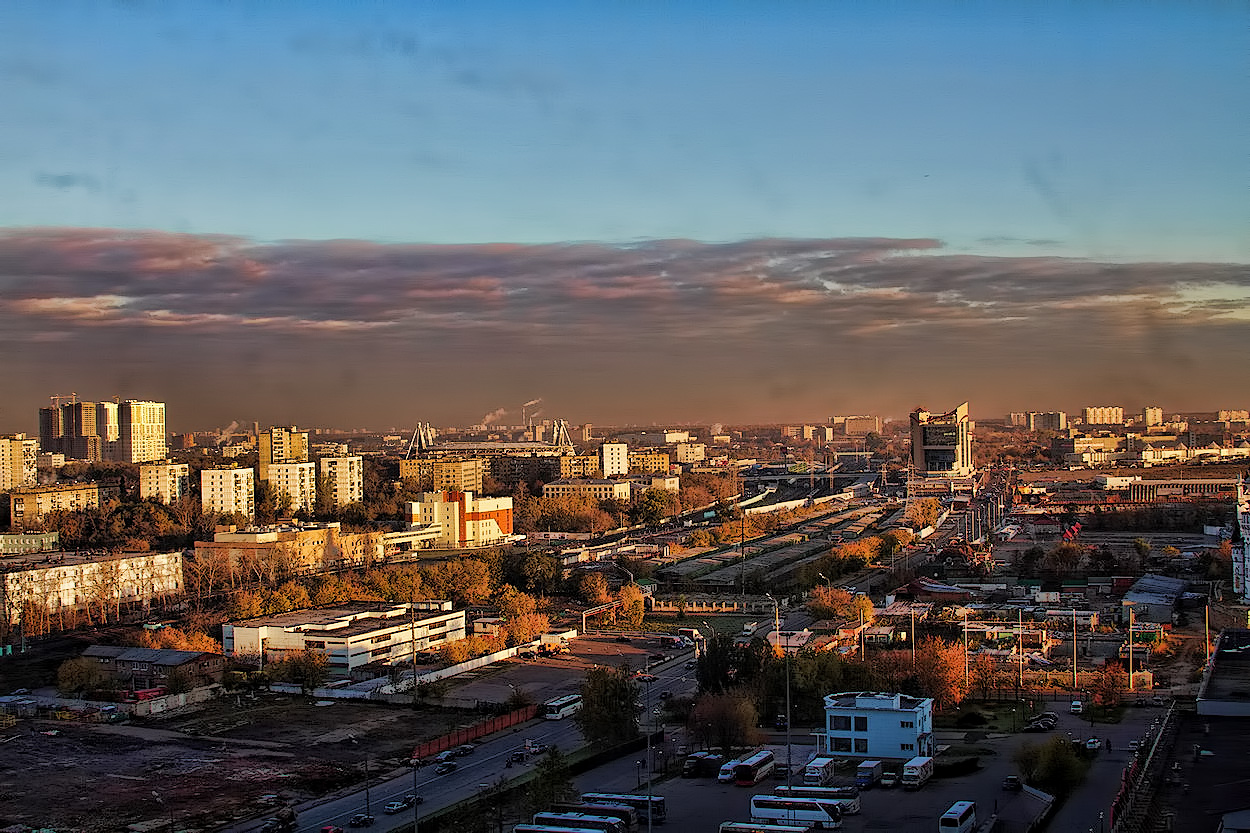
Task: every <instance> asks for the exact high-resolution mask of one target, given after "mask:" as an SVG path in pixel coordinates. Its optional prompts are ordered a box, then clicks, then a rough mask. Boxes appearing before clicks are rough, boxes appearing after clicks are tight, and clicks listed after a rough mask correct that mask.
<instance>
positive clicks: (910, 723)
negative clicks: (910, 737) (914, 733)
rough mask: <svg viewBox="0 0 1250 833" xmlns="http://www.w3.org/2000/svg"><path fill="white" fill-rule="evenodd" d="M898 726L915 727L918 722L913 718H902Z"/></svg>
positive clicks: (904, 727)
mask: <svg viewBox="0 0 1250 833" xmlns="http://www.w3.org/2000/svg"><path fill="white" fill-rule="evenodd" d="M898 726H899V728H900V729H915V728H916V723H915V721H912V720H900V721H899V723H898Z"/></svg>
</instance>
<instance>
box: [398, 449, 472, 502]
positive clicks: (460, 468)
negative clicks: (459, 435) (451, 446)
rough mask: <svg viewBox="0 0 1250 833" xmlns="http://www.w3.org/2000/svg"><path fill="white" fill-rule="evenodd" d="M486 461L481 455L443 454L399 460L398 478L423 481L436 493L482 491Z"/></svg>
mask: <svg viewBox="0 0 1250 833" xmlns="http://www.w3.org/2000/svg"><path fill="white" fill-rule="evenodd" d="M488 465H489V461H488V460H486V459H485V458H483V457H445V458H442V459H438V460H428V459H416V460H400V461H399V478H400V479H401V480H416V481H418V482H422V483H425V484H426V485H428V486H429V487H430V488H431V489H432V490H433V491H436V492H443V491H449V492H473V493H474V494H478V493H480V492H481V491H482V475H484V474H486V472H487V467H488Z"/></svg>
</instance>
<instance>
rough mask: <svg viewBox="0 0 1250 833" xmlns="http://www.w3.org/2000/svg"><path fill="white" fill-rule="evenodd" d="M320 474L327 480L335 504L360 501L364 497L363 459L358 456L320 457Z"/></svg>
mask: <svg viewBox="0 0 1250 833" xmlns="http://www.w3.org/2000/svg"><path fill="white" fill-rule="evenodd" d="M318 465H319V466H321V476H322V477H324V478H325V479H326V480H327V481H329V486H330V496H331V499H332V500H333V501H334V505H335V506H346V505H347V504H349V503H360V502H361V501H362V500H364V497H365V486H364V482H365V481H364V471H365V470H364V460H363V459H362V458H360V457H355V456H349V457H322V458H321V459H320V460H319V461H318Z"/></svg>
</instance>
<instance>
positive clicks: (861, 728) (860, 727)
mask: <svg viewBox="0 0 1250 833" xmlns="http://www.w3.org/2000/svg"><path fill="white" fill-rule="evenodd" d="M855 731H857V732H867V731H868V718H867V717H859V716H856V718H855Z"/></svg>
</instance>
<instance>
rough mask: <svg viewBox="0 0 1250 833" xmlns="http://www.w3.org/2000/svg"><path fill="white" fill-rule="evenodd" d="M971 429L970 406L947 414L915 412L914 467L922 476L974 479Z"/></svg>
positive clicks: (912, 414)
mask: <svg viewBox="0 0 1250 833" xmlns="http://www.w3.org/2000/svg"><path fill="white" fill-rule="evenodd" d="M972 427H973V426H972V420H971V419H969V418H968V403H967V402H964V403H962V404H961V405H960V406H959V407H958V408H956V409H955V410H953V411H949V412H948V413H945V414H931V413H929V412H928V411H926V410H924V409H923V408H918V409H916V410H915V411H912V413H911V464H912V467H913V468H914V469H915V470H916V472H917V473H918V474H922V475H936V476H945V477H967V476H969V475H971V474H972V473H973V471H974V466H973V463H972Z"/></svg>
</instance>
